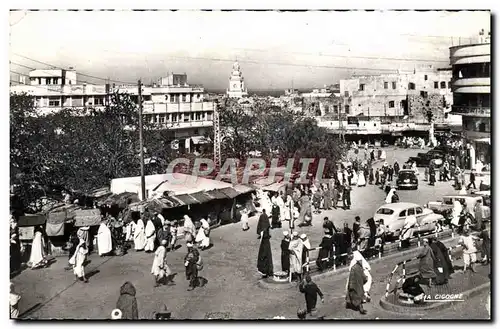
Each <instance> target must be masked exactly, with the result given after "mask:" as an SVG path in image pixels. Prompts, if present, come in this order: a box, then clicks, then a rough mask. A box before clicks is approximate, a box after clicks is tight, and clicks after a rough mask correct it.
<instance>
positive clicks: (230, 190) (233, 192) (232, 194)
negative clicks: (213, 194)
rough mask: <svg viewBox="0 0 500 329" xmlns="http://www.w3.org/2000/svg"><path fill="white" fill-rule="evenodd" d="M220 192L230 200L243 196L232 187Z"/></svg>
mask: <svg viewBox="0 0 500 329" xmlns="http://www.w3.org/2000/svg"><path fill="white" fill-rule="evenodd" d="M220 191H221V192H222V193H224V194H225V195H227V196H228V197H229V198H230V199H233V198H236V197H237V196H238V195H240V194H241V193H239V192H238V191H236V190H235V189H234V188H232V187H226V188H223V189H221V190H220Z"/></svg>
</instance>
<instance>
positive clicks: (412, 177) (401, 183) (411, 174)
mask: <svg viewBox="0 0 500 329" xmlns="http://www.w3.org/2000/svg"><path fill="white" fill-rule="evenodd" d="M396 185H397V187H398V189H403V188H410V189H413V190H416V189H418V178H417V175H416V174H415V171H414V170H412V169H402V170H400V171H399V173H398V177H397V178H396Z"/></svg>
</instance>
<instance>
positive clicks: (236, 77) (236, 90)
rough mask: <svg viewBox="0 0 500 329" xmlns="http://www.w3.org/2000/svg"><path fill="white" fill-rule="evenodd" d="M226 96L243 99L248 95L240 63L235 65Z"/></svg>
mask: <svg viewBox="0 0 500 329" xmlns="http://www.w3.org/2000/svg"><path fill="white" fill-rule="evenodd" d="M226 94H227V95H228V96H229V97H232V98H242V97H243V96H247V95H248V91H247V89H246V87H245V81H244V79H243V75H242V73H241V70H240V64H238V62H236V63H234V64H233V72H232V73H231V76H230V77H229V89H227V90H226Z"/></svg>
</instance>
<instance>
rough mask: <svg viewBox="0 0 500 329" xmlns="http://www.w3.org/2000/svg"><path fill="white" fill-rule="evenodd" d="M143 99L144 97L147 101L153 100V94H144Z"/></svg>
mask: <svg viewBox="0 0 500 329" xmlns="http://www.w3.org/2000/svg"><path fill="white" fill-rule="evenodd" d="M142 99H143V100H144V101H146V102H147V101H150V100H151V95H144V96H142Z"/></svg>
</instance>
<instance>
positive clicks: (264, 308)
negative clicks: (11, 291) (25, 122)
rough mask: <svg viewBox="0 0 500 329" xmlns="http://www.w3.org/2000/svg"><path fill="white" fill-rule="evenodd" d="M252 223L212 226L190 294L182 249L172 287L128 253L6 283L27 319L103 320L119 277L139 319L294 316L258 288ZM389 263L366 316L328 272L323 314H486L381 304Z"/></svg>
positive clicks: (358, 210) (360, 191)
mask: <svg viewBox="0 0 500 329" xmlns="http://www.w3.org/2000/svg"><path fill="white" fill-rule="evenodd" d="M361 152H363V151H361ZM417 152H421V151H420V150H394V149H392V148H390V149H387V161H388V162H389V163H392V162H393V161H394V159H397V160H398V162H399V163H400V164H402V163H404V162H405V161H406V160H407V159H408V157H409V156H412V155H416V153H417ZM379 165H381V164H379ZM421 178H423V173H422V174H421ZM452 192H453V187H452V186H451V183H450V182H448V183H440V182H438V183H437V186H435V187H431V186H428V185H427V183H425V182H421V184H420V186H419V189H418V190H417V191H401V192H398V193H399V194H400V199H401V201H407V202H415V203H419V204H425V203H427V202H428V201H431V200H437V199H439V198H440V197H441V196H443V195H445V194H447V193H452ZM383 199H384V193H383V191H382V190H380V189H379V188H378V187H375V186H370V185H368V186H367V187H363V188H357V187H356V188H354V190H353V193H352V204H353V207H352V209H351V210H348V211H344V210H341V209H339V210H332V211H328V212H322V213H321V214H320V215H317V216H315V218H314V220H313V223H314V226H313V227H308V228H304V229H302V230H301V232H304V233H307V234H308V235H310V239H311V243H312V245H313V246H317V245H318V244H319V241H320V240H321V237H322V235H323V230H322V228H321V225H320V223H321V222H322V218H323V217H324V216H325V215H326V216H328V217H330V218H331V219H332V220H333V221H334V223H335V225H336V226H341V225H342V223H343V222H348V223H349V224H350V225H351V224H352V222H353V220H354V216H356V215H359V216H361V218H362V220H363V221H364V220H366V219H367V218H369V217H371V216H373V214H374V211H375V210H376V208H377V207H378V206H380V205H381V204H382V203H383ZM256 221H257V219H256V218H252V219H251V220H250V225H251V228H250V230H249V231H247V232H243V231H242V230H241V227H240V224H231V225H226V226H223V227H219V228H217V229H215V230H214V231H212V233H211V239H212V243H213V244H214V246H213V247H212V248H211V249H209V250H207V251H203V252H202V258H203V259H204V265H205V266H204V269H203V271H201V272H200V275H201V276H202V277H204V278H206V279H207V280H208V283H207V284H206V286H204V287H201V288H197V289H195V290H194V291H187V290H186V289H187V287H188V283H187V281H186V280H185V277H184V266H183V257H184V255H185V247H184V246H183V247H182V248H181V249H178V250H176V251H174V252H172V253H169V255H168V257H167V259H168V262H169V264H170V267H171V269H172V270H173V271H174V273H177V275H176V277H175V282H176V285H175V286H164V287H160V288H156V289H154V288H153V278H152V276H151V274H150V269H151V265H152V261H153V255H151V254H145V253H143V252H141V253H136V252H134V251H131V252H130V253H129V254H128V255H125V256H123V257H103V258H100V257H98V256H96V255H95V254H94V255H91V256H90V260H91V263H90V264H89V265H88V266H87V270H86V271H87V273H91V272H94V274H93V275H92V276H91V277H90V279H89V283H88V284H85V283H81V282H74V277H73V275H72V272H70V271H65V270H64V267H65V266H66V262H67V259H66V258H57V262H56V263H54V264H53V265H52V266H51V267H50V268H47V269H41V270H35V271H32V270H25V271H24V272H22V273H21V274H20V275H19V276H17V277H16V278H14V279H13V280H12V281H13V282H14V283H15V284H16V286H17V289H18V291H19V292H20V294H21V296H22V300H21V302H20V313H21V314H22V313H23V312H25V311H27V310H29V309H32V308H33V309H32V311H31V312H30V314H29V315H28V317H30V318H38V319H49V318H66V319H68V318H74V319H106V318H109V315H110V313H111V310H112V309H114V308H115V304H116V301H117V299H118V297H119V288H120V286H121V285H122V284H123V283H124V282H125V281H130V282H132V283H133V284H134V285H135V287H136V290H137V300H138V307H139V317H140V318H142V319H151V318H152V315H153V313H154V312H156V311H161V310H163V306H164V305H166V306H167V307H168V309H169V310H170V311H172V312H173V313H172V314H173V317H175V318H190V319H201V318H204V317H205V314H206V313H208V312H228V313H230V316H231V318H232V319H255V318H272V317H273V316H275V315H282V316H285V317H288V318H290V317H294V316H295V312H296V311H297V308H298V307H301V306H302V304H303V303H304V301H303V296H301V295H300V294H299V293H298V292H297V291H296V290H295V289H288V290H268V289H264V288H261V287H260V286H258V283H257V281H258V279H259V278H260V275H259V274H258V273H257V270H256V259H257V253H258V248H259V240H258V239H257V235H256V234H255V229H256ZM271 235H272V239H271V246H272V249H273V255H274V267H275V270H279V269H280V263H279V255H280V251H279V243H280V240H281V238H282V234H281V230H274V231H272V233H271ZM396 261H397V260H390V261H386V262H384V261H382V262H380V263H377V264H376V265H374V267H373V269H374V272H373V276H374V283H373V290H374V292H373V297H374V298H373V299H374V301H373V302H372V303H371V304H369V305H368V306H367V310H368V312H369V314H368V315H367V316H365V317H362V316H360V315H359V314H357V313H355V312H352V311H347V310H345V308H344V287H345V275H339V277H338V280H336V279H335V276H331V277H327V278H323V279H321V280H319V284H320V285H321V287H322V289H324V291H325V293H327V297H326V300H325V307H328V308H329V314H331V316H332V317H335V318H366V319H368V318H371V319H374V318H376V317H379V318H381V319H382V318H408V317H415V318H418V317H424V316H425V318H433V317H434V318H442V317H444V316H445V315H446V316H448V317H449V318H453V319H458V318H461V317H466V318H469V319H470V318H472V317H473V318H476V316H477V317H480V318H484V317H486V316H487V313H486V308H485V307H482V306H477V307H475V308H474V310H470V308H467V311H466V309H465V307H466V306H465V305H461V304H460V305H456V306H453V307H451V308H449V309H446V310H444V311H440V313H439V315H432V314H426V315H419V314H412V315H408V314H404V315H401V314H392V313H389V312H387V311H384V310H382V309H380V307H379V306H378V300H379V299H380V297H381V296H382V294H383V292H384V290H385V278H386V276H387V274H388V273H389V272H390V270H391V269H392V267H393V266H394V264H395V262H396ZM485 298H486V295H485V294H482V295H479V296H477V297H474V298H473V299H472V300H473V301H474V305H484V301H485ZM463 304H469V303H463ZM37 305H38V306H37ZM35 306H37V307H35ZM476 308H477V310H476ZM280 312H281V313H280Z"/></svg>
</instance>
